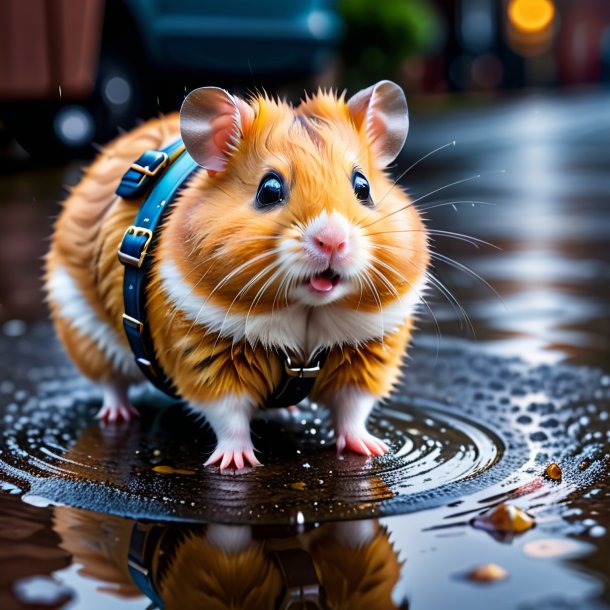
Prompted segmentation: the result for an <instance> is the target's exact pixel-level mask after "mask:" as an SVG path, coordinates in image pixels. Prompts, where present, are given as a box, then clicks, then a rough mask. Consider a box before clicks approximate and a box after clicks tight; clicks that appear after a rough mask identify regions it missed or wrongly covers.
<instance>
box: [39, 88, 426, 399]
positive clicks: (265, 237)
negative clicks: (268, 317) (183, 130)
mask: <svg viewBox="0 0 610 610" xmlns="http://www.w3.org/2000/svg"><path fill="white" fill-rule="evenodd" d="M239 106H240V107H241V108H242V113H243V114H245V115H246V118H245V120H244V122H243V125H242V136H241V140H240V141H239V143H237V144H236V145H235V146H234V147H233V148H232V150H231V151H230V154H229V155H228V160H227V165H226V169H225V171H221V172H217V173H216V172H210V173H208V172H205V171H199V172H198V173H197V174H196V175H195V176H194V177H193V178H192V179H191V181H190V183H189V184H188V186H187V187H186V188H185V189H184V190H183V191H182V192H181V194H180V196H179V198H178V199H177V201H176V202H175V204H174V206H173V210H172V212H171V214H169V215H168V217H167V220H166V221H165V226H164V227H163V230H162V231H161V232H160V235H159V237H158V242H157V247H156V250H155V252H154V255H153V261H152V274H151V281H150V284H149V288H148V295H147V296H148V305H147V308H148V316H149V321H150V328H151V332H152V336H153V340H154V345H155V350H156V355H157V358H158V360H159V362H160V364H161V366H162V367H163V369H164V370H165V371H166V373H167V374H168V375H169V376H170V377H171V378H172V379H173V381H174V383H175V385H176V388H177V389H178V391H179V393H180V394H181V395H182V396H184V397H185V398H186V399H187V400H189V401H192V402H193V403H206V402H207V401H211V400H216V399H218V398H221V397H222V396H224V395H227V394H230V393H231V394H240V393H247V394H248V395H249V396H251V397H252V398H253V400H254V402H255V403H258V404H264V401H265V398H266V397H267V396H268V395H269V394H270V393H271V392H272V390H273V388H274V387H275V384H276V383H277V382H278V380H279V378H280V374H281V367H282V362H281V361H280V359H279V358H278V356H277V355H276V354H275V352H273V351H270V350H268V349H266V348H265V346H263V345H261V344H260V343H256V342H251V341H248V340H239V341H235V340H233V339H232V337H230V336H220V335H219V333H218V332H217V331H215V330H211V329H210V328H207V327H206V326H205V325H204V324H201V323H194V322H193V319H192V316H190V317H189V315H187V314H186V313H185V311H183V310H182V309H181V307H180V303H174V302H172V300H171V299H170V298H169V297H168V294H167V293H166V291H165V289H164V286H163V281H162V276H161V271H160V269H161V266H162V264H163V263H164V261H172V262H173V264H175V267H176V268H177V269H178V271H179V272H180V274H181V276H182V278H184V280H185V281H186V283H187V287H188V291H189V295H191V296H192V298H196V299H199V301H198V302H201V303H204V304H209V306H210V307H211V306H213V307H215V308H217V309H218V310H220V311H223V312H228V313H230V314H231V315H232V314H235V315H241V316H246V315H247V316H248V317H249V319H251V320H255V319H257V317H259V316H261V315H263V314H270V313H272V312H274V313H275V312H282V311H284V310H286V309H287V308H288V307H289V305H290V301H289V299H288V298H284V294H283V292H282V289H283V285H282V283H281V282H282V278H281V277H277V278H274V277H273V269H272V270H266V266H267V265H269V264H270V263H273V262H275V261H276V260H277V256H278V254H277V253H273V252H270V253H269V255H268V256H265V257H263V258H261V259H260V260H253V259H255V256H256V255H257V254H259V253H264V252H265V251H266V250H271V249H272V248H274V247H276V246H277V245H278V244H282V243H289V240H292V242H290V243H298V240H299V235H300V233H299V231H300V230H301V229H302V227H303V226H304V225H306V224H307V223H308V222H310V221H311V220H312V219H313V218H314V217H316V216H318V215H320V214H322V213H324V212H326V213H333V212H337V213H339V214H341V216H342V217H344V218H345V219H347V221H348V222H349V223H350V225H351V226H353V227H354V231H355V232H356V234H357V237H358V239H359V240H360V242H359V243H362V244H364V245H365V249H366V250H367V252H368V256H369V257H370V260H371V270H370V272H367V273H368V280H367V281H365V282H360V285H359V289H356V290H353V291H352V293H350V294H348V295H347V296H345V297H344V298H343V299H342V300H341V301H340V302H338V303H337V307H338V308H339V309H340V310H345V311H351V312H353V311H357V312H362V313H363V314H375V313H376V312H379V311H380V310H381V309H382V308H386V307H389V306H391V305H392V304H396V303H398V302H399V301H400V300H401V299H403V298H405V297H407V295H409V293H410V292H411V290H413V289H414V288H413V286H416V285H418V283H419V281H420V279H421V278H422V276H423V274H424V270H425V268H426V266H427V264H428V261H429V255H428V248H427V237H426V233H425V229H424V227H423V224H422V221H421V219H420V217H419V214H418V212H417V210H416V209H415V208H414V207H413V206H412V205H410V202H409V199H408V197H407V196H406V195H405V194H404V193H403V191H402V190H401V189H400V188H399V187H398V186H395V185H394V184H393V182H392V181H391V180H390V178H389V177H388V175H387V174H386V173H385V171H384V170H383V168H380V167H378V166H377V165H376V162H375V156H374V154H373V152H372V148H371V143H370V142H368V140H367V135H366V131H365V127H364V125H363V124H360V123H359V120H358V119H357V120H354V119H353V118H352V117H350V114H349V111H348V106H347V104H346V102H345V101H344V100H343V98H336V97H335V96H334V95H332V94H330V93H322V92H321V93H318V94H317V95H315V96H313V97H311V98H307V99H306V100H305V101H304V102H303V103H302V104H301V105H300V106H298V107H296V108H292V107H291V106H289V105H288V104H286V103H284V102H278V101H274V100H271V99H269V98H267V97H264V96H261V97H257V98H255V99H253V100H251V102H250V106H249V110H247V111H243V109H244V108H245V102H243V101H241V100H240V101H239ZM178 136H179V120H178V116H177V115H171V116H169V117H166V118H160V119H156V120H153V121H149V122H148V123H146V124H144V125H143V126H141V127H140V128H138V129H136V130H135V131H133V132H132V133H128V134H126V135H124V136H122V137H120V138H118V139H117V140H116V141H114V142H112V143H111V144H109V145H108V146H107V147H106V148H105V149H104V150H103V152H102V153H101V154H100V156H99V157H98V159H97V160H96V162H95V163H94V164H93V165H92V166H91V167H90V168H89V169H88V170H87V171H86V172H85V175H84V177H83V179H82V181H81V182H80V184H79V185H78V186H76V187H75V188H74V189H73V191H72V192H71V194H70V196H69V197H68V199H67V201H66V205H65V208H64V210H63V212H62V214H61V216H60V217H59V219H58V221H57V224H56V228H55V235H54V239H53V244H52V247H51V250H50V252H49V255H48V258H47V274H46V275H47V284H48V285H49V286H50V284H51V279H52V277H53V274H54V272H55V271H56V270H57V269H58V268H59V267H62V268H63V269H65V270H66V271H67V272H68V274H69V276H70V277H71V278H72V280H73V281H74V282H75V284H76V286H77V287H78V289H79V290H80V293H81V294H82V295H83V297H84V298H85V299H86V302H87V303H88V304H89V306H90V307H91V308H92V310H93V311H94V312H95V314H96V315H97V317H98V318H99V320H101V321H102V322H103V323H105V324H106V325H108V327H109V328H112V329H113V330H114V332H115V333H116V336H117V338H118V341H119V342H120V344H121V347H122V348H123V349H125V350H128V347H127V342H126V340H125V338H124V336H123V331H122V324H121V316H122V313H123V297H122V290H123V285H122V284H123V269H122V266H121V265H120V264H119V262H118V261H117V247H118V245H119V243H120V241H121V239H122V236H123V233H124V231H125V229H126V227H127V226H129V225H130V224H131V223H132V222H133V220H134V218H135V216H136V213H137V211H138V206H139V203H140V202H139V201H133V200H132V201H127V200H123V199H121V198H118V197H117V196H115V195H114V190H115V189H116V187H117V185H118V183H119V180H120V177H121V175H122V173H123V172H124V171H125V170H126V168H127V167H128V165H129V164H130V163H131V162H132V161H133V160H134V159H135V158H137V157H138V156H139V154H141V153H142V152H143V151H144V150H146V149H148V148H161V147H163V146H164V145H167V144H168V143H169V142H170V141H172V140H173V139H175V138H176V137H178ZM354 168H357V169H359V170H360V171H362V172H363V173H364V174H365V175H366V176H367V178H368V180H369V182H370V185H371V194H372V199H373V201H374V202H375V204H376V205H375V207H374V208H373V209H371V208H367V207H365V206H363V205H361V204H360V202H358V201H357V200H356V198H355V196H354V192H353V187H352V184H351V178H350V176H351V174H352V172H353V171H354ZM269 170H275V171H278V172H280V173H281V174H282V175H283V176H284V178H285V180H286V183H287V187H288V191H289V193H290V195H289V198H288V201H287V202H286V204H285V205H283V206H281V207H279V208H277V209H274V210H272V211H266V212H264V213H261V212H260V211H259V210H256V209H255V208H254V206H253V205H252V202H253V200H254V198H255V195H256V191H257V188H258V185H259V183H260V180H261V177H262V176H263V175H264V174H265V173H266V172H268V171H269ZM294 248H297V249H298V246H294ZM294 248H293V249H294ZM373 257H374V258H373ZM244 263H248V266H247V267H245V268H244V269H243V270H242V271H240V272H236V273H234V275H233V276H232V277H231V278H230V279H229V280H226V281H225V280H224V278H226V277H227V274H229V273H230V272H231V271H235V270H236V269H237V270H238V271H239V265H242V264H244ZM257 274H259V275H258V279H256V278H257ZM250 280H253V281H252V283H251V285H250V286H249V287H247V284H248V282H249V281H250ZM267 280H269V281H268V285H267V287H266V289H265V290H264V291H261V289H262V287H263V286H264V285H265V283H266V282H267ZM50 292H51V293H52V290H50ZM50 305H51V311H52V315H53V319H54V321H55V325H56V327H57V331H58V334H59V336H60V338H61V339H62V341H63V342H64V345H65V347H66V349H67V351H68V353H69V354H70V356H71V357H72V359H73V360H74V362H75V363H76V364H77V365H78V366H79V368H80V369H81V370H82V372H83V373H84V374H86V375H88V376H89V377H90V378H92V379H94V380H96V381H104V380H107V379H111V378H112V377H113V376H114V374H115V373H114V371H113V366H112V361H111V359H109V357H108V355H107V354H106V353H105V352H104V351H103V350H101V349H100V348H99V346H96V345H95V344H94V342H92V341H91V339H89V338H88V337H86V336H83V335H82V333H80V332H78V330H77V329H76V328H75V326H74V323H73V321H71V320H70V319H68V318H66V317H65V316H63V315H62V311H61V307H59V305H58V304H57V303H56V302H54V299H53V296H52V295H51V298H50ZM412 326H413V322H412V319H411V318H410V317H406V318H405V319H404V321H403V323H402V324H401V325H400V326H399V327H398V328H394V329H393V330H391V331H388V332H387V333H386V335H385V336H384V337H383V338H382V339H381V338H377V339H375V340H370V341H366V342H364V343H360V344H353V345H350V344H344V345H336V346H335V347H333V348H332V349H331V351H330V353H329V356H328V360H327V364H326V365H325V367H324V370H323V373H322V374H321V376H320V378H319V379H318V380H317V382H316V386H315V389H314V398H318V399H321V400H323V399H324V398H325V396H328V395H329V394H332V393H333V392H335V391H337V390H338V389H340V388H341V387H344V386H345V385H351V386H355V387H357V388H361V389H362V390H365V391H367V392H370V393H371V394H373V395H374V396H376V397H383V396H385V395H387V394H388V392H389V391H390V390H391V388H392V385H393V384H394V383H395V381H396V379H397V376H398V374H399V370H400V364H401V360H402V355H403V353H404V351H405V349H406V347H407V345H408V342H409V339H410V335H411V330H412ZM304 349H305V348H304Z"/></svg>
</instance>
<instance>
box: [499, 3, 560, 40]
mask: <svg viewBox="0 0 610 610" xmlns="http://www.w3.org/2000/svg"><path fill="white" fill-rule="evenodd" d="M554 16H555V6H554V5H553V2H552V0H511V1H510V3H509V5H508V18H509V19H510V22H511V24H512V25H513V26H514V27H515V28H517V29H518V30H521V31H522V32H527V33H534V32H539V31H541V30H544V28H546V27H548V25H549V24H550V23H551V21H553V17H554Z"/></svg>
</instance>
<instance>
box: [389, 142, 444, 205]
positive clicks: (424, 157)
mask: <svg viewBox="0 0 610 610" xmlns="http://www.w3.org/2000/svg"><path fill="white" fill-rule="evenodd" d="M448 146H455V140H453V141H451V142H447V144H443V145H442V146H439V147H438V148H435V149H434V150H431V151H430V152H429V153H427V154H425V155H424V156H423V157H420V158H419V159H418V160H417V161H415V163H413V164H412V165H410V166H409V167H407V169H406V170H405V171H404V172H402V173H401V174H400V175H399V176H398V178H396V180H394V182H393V183H392V186H391V187H390V188H389V189H388V190H387V191H386V193H385V194H384V195H383V197H382V198H381V199H380V200H379V203H381V202H382V201H383V200H384V199H385V198H386V197H387V196H388V194H389V193H390V191H391V190H392V189H393V188H394V187H395V186H396V185H397V184H398V183H399V182H400V181H401V180H402V179H403V178H404V177H405V176H406V175H407V174H408V173H409V172H410V171H411V170H412V169H413V168H414V167H415V166H416V165H419V164H420V163H421V162H422V161H423V160H424V159H427V158H428V157H430V156H432V155H433V154H435V153H437V152H439V151H441V150H443V149H444V148H447V147H448Z"/></svg>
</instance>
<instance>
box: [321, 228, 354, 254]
mask: <svg viewBox="0 0 610 610" xmlns="http://www.w3.org/2000/svg"><path fill="white" fill-rule="evenodd" d="M313 241H314V244H315V245H316V247H317V248H318V249H319V250H321V251H322V252H323V253H324V254H326V255H332V254H345V252H346V251H347V235H346V233H345V231H344V230H343V229H341V228H340V227H337V226H335V225H328V226H326V227H324V228H323V229H321V230H320V231H318V232H317V233H316V234H315V235H314V236H313Z"/></svg>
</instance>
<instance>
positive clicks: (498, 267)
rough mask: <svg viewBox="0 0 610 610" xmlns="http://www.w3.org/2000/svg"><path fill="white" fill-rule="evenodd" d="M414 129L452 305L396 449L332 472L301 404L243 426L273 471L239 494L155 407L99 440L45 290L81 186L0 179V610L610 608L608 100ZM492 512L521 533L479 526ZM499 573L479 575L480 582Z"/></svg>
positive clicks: (321, 418) (474, 115)
mask: <svg viewBox="0 0 610 610" xmlns="http://www.w3.org/2000/svg"><path fill="white" fill-rule="evenodd" d="M411 121H412V131H411V134H410V136H409V141H408V146H407V149H406V151H405V154H404V155H403V157H402V158H401V159H400V163H399V169H406V168H408V167H409V166H410V165H411V164H413V163H415V162H416V161H417V160H418V159H420V158H421V157H422V156H424V155H426V154H427V153H429V152H430V151H432V150H434V149H436V148H437V147H440V146H443V145H445V144H449V145H448V146H446V147H444V148H442V149H441V150H439V151H438V152H436V153H434V154H433V155H431V156H429V157H427V158H425V159H423V160H421V162H419V163H417V165H415V167H413V168H412V169H411V170H410V171H409V172H408V173H407V174H406V175H405V176H404V178H403V184H405V185H406V186H407V187H408V188H409V190H410V192H411V194H412V197H413V198H414V199H416V200H418V205H419V206H420V208H421V209H422V210H425V211H426V215H427V217H428V219H429V220H428V225H429V227H431V228H432V229H433V230H434V231H437V232H438V233H436V234H435V235H434V247H435V250H436V251H437V252H438V258H437V259H436V261H435V268H436V275H437V277H438V278H439V279H440V280H441V281H442V282H443V283H444V285H446V286H447V288H448V289H449V290H450V292H451V294H452V295H454V297H455V300H456V301H457V303H456V302H452V298H451V297H449V296H448V295H443V294H442V292H441V290H437V291H435V293H433V295H432V296H431V300H430V308H431V310H432V312H433V313H434V316H435V318H436V320H437V321H436V322H434V320H433V319H432V316H431V314H430V312H426V311H424V312H422V322H421V324H420V328H421V330H420V332H419V335H418V338H417V340H416V343H415V345H414V347H413V349H412V351H411V358H410V360H409V362H408V369H407V375H406V377H405V379H406V382H405V385H404V387H403V388H401V389H400V391H399V392H398V393H397V394H396V397H395V398H394V400H393V401H391V402H390V403H389V404H388V405H387V406H386V407H384V408H383V409H382V410H380V411H379V412H377V413H376V414H375V416H374V417H373V419H372V422H371V428H374V429H375V430H376V431H377V433H378V434H379V435H381V436H383V437H384V438H385V439H386V440H387V442H388V443H389V444H390V446H391V448H392V452H391V454H390V455H389V456H387V457H384V458H381V459H375V460H367V459H365V458H358V457H355V456H353V457H349V458H346V459H345V460H343V461H336V459H335V458H334V453H333V450H332V447H331V446H332V437H331V435H330V432H329V431H328V429H327V426H326V421H327V419H326V414H325V412H324V409H323V408H322V407H317V406H316V405H313V406H310V407H309V408H307V409H304V410H302V411H301V412H299V413H296V414H293V415H291V416H288V415H285V416H284V417H281V418H277V419H275V420H272V421H264V422H259V423H257V424H256V427H255V432H256V433H257V434H258V435H259V436H260V441H259V443H258V444H259V446H260V448H261V450H262V459H263V461H264V462H265V463H266V464H267V466H266V467H265V469H258V470H256V471H254V472H252V473H249V474H246V475H243V476H240V477H233V476H221V475H219V474H218V473H216V472H214V471H210V470H207V469H203V468H202V467H201V463H202V462H203V460H204V457H205V456H206V455H207V454H208V453H209V450H210V447H211V443H212V439H211V438H210V437H209V436H208V435H207V434H206V433H205V431H198V430H196V429H195V427H194V426H193V422H192V420H190V419H189V417H188V415H187V414H185V413H184V412H183V411H182V410H181V409H180V407H177V406H172V405H169V404H167V403H163V402H160V401H159V400H157V399H156V398H155V397H154V396H151V394H150V393H148V392H147V391H146V390H143V391H142V392H140V393H139V395H138V396H136V397H135V399H136V400H137V401H138V402H139V403H140V404H141V405H142V406H143V407H144V406H145V405H146V406H148V409H146V410H145V415H144V417H143V418H142V420H141V421H140V422H138V423H137V424H136V425H135V426H131V427H126V428H119V429H108V428H103V427H100V426H99V425H98V423H97V422H95V421H94V420H93V414H94V412H95V410H96V401H97V400H98V399H99V396H98V394H97V393H96V391H95V389H93V388H91V387H90V385H88V384H87V382H86V381H84V380H83V379H81V378H80V377H78V376H77V375H76V374H75V373H74V371H73V369H72V368H71V366H70V365H69V364H68V363H67V361H66V360H65V358H64V357H63V356H62V355H61V351H60V350H59V348H58V347H57V345H56V344H55V343H54V341H53V339H52V335H51V332H50V329H49V326H48V324H46V323H45V322H44V321H42V322H41V320H44V317H45V315H46V313H45V309H44V306H43V305H42V304H41V300H40V296H39V294H38V292H37V288H36V285H37V284H36V277H37V276H38V274H39V263H38V262H37V257H38V256H39V255H40V254H42V253H43V252H44V250H45V244H44V243H43V241H42V238H43V237H44V236H45V235H47V234H48V231H49V224H50V221H49V220H48V219H49V217H50V216H52V215H53V214H55V213H56V210H57V205H56V203H55V201H56V200H57V198H58V197H59V194H60V186H61V184H65V183H71V182H74V180H75V179H76V170H77V169H78V164H72V165H71V166H69V167H67V168H66V167H61V168H53V169H47V168H35V167H32V166H31V165H30V164H27V163H25V164H22V163H20V162H18V161H16V160H14V159H13V160H10V170H11V171H10V173H9V174H7V175H5V176H3V177H2V180H1V181H0V202H1V206H2V207H1V208H0V209H1V210H2V213H3V218H2V222H1V223H0V269H1V272H0V298H1V300H2V308H1V309H0V318H1V319H2V321H3V326H2V331H3V332H2V336H1V337H0V370H1V371H2V377H1V379H0V418H2V422H3V423H2V430H3V432H2V436H1V437H0V451H1V452H0V472H1V473H2V474H1V475H0V478H1V479H3V480H4V481H5V483H4V492H0V567H1V569H0V575H1V576H0V607H1V608H9V609H12V608H19V609H21V608H42V607H45V608H49V607H50V608H80V609H83V610H95V609H97V608H100V609H102V608H103V609H112V608H116V609H126V608H134V609H135V608H141V609H144V608H148V607H149V606H150V603H151V601H150V600H153V602H154V603H156V604H157V605H158V606H163V607H165V608H191V607H193V608H195V607H201V608H204V607H205V608H208V607H209V608H224V607H244V608H259V607H260V608H274V607H288V604H289V601H290V600H293V599H298V598H299V597H306V598H308V599H310V601H312V603H313V601H314V600H315V601H316V602H317V601H318V600H321V602H320V604H319V605H320V607H329V608H350V609H356V608H373V609H375V608H384V609H385V608H407V607H408V608H412V609H424V610H430V609H434V608H444V607H452V608H456V609H458V610H459V609H466V608H469V609H470V608H473V607H476V608H478V607H492V606H493V607H496V608H507V609H508V608H511V609H519V610H526V609H527V610H529V609H532V610H533V609H541V610H547V609H548V610H551V609H553V610H554V609H563V608H592V609H598V608H610V589H609V586H608V583H609V579H610V568H609V567H608V558H609V557H610V534H609V533H608V531H607V530H608V528H609V527H610V503H609V500H610V485H609V478H608V474H607V473H608V461H607V460H608V458H609V455H608V454H609V453H610V437H609V429H610V424H609V417H608V412H609V408H610V294H608V290H607V286H608V280H609V275H610V272H609V271H608V269H609V268H610V266H609V263H610V248H609V247H608V241H609V237H610V195H609V193H610V172H609V171H608V170H609V169H610V161H608V153H607V151H608V147H609V144H610V94H609V93H599V92H588V93H574V94H570V95H569V96H568V95H566V96H564V97H555V98H549V97H544V96H537V95H533V94H532V95H525V96H522V97H520V98H519V99H516V100H513V101H504V102H497V101H496V102H495V103H493V104H491V103H488V102H481V101H479V102H475V103H473V102H469V103H464V102H460V103H455V102H454V103H452V104H450V105H448V106H446V107H444V106H439V107H430V106H428V107H424V106H422V107H419V108H418V107H415V108H414V109H412V117H411ZM454 140H455V142H456V143H455V145H453V141H454ZM460 181H464V182H461V183H459V184H457V183H458V182H460ZM442 231H452V232H456V233H459V234H465V235H469V236H475V237H477V238H479V239H482V240H485V241H487V242H491V243H492V244H494V246H495V247H492V246H490V245H485V244H476V245H473V244H471V243H468V241H467V240H466V239H465V238H464V237H462V236H460V235H457V236H456V235H453V236H448V235H446V234H443V233H442ZM445 257H450V258H451V259H454V260H455V261H457V263H455V264H451V263H450V262H449V261H448V260H447V259H446V258H445ZM468 269H470V270H472V272H471V271H468ZM474 274H477V275H480V276H481V277H482V278H484V281H483V280H481V279H479V278H478V277H476V276H475V275H474ZM486 282H488V283H489V284H491V286H492V287H493V290H492V289H491V288H490V287H489V286H487V285H486ZM496 292H497V293H498V294H496ZM462 308H463V309H462ZM466 316H468V317H466ZM278 438H279V439H283V440H282V441H281V442H280V443H277V442H273V443H271V442H269V440H268V439H278ZM551 463H556V464H558V465H559V466H560V468H561V476H560V478H558V479H553V478H552V477H550V476H548V475H547V474H545V473H546V469H547V467H548V466H549V465H550V464H551ZM502 503H509V504H510V505H513V506H515V507H518V508H521V509H523V510H525V511H526V512H527V513H529V514H530V515H531V516H532V517H533V518H534V521H535V527H533V528H531V529H527V530H526V531H523V532H504V533H502V532H499V531H497V530H498V528H497V526H496V527H493V528H491V529H489V527H488V528H487V529H485V527H483V526H484V525H485V521H484V516H485V515H488V514H489V511H491V510H493V508H494V507H497V506H498V505H501V504H502ZM481 515H482V516H483V521H482V520H481V519H480V517H481ZM477 518H478V520H477ZM488 564H497V565H498V566H499V568H501V569H495V570H494V569H491V570H488V571H487V572H488V574H489V573H491V577H492V578H494V579H493V580H491V581H487V582H483V581H481V580H473V578H472V577H471V572H472V570H473V569H474V568H477V567H481V566H487V565H488ZM479 578H481V576H480V575H479ZM231 600H232V601H233V606H231V605H230V602H231ZM240 603H241V605H239V604H240ZM282 604H283V605H282ZM292 607H293V608H294V607H295V606H292ZM296 607H305V606H296ZM309 607H318V606H316V605H313V606H309Z"/></svg>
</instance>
